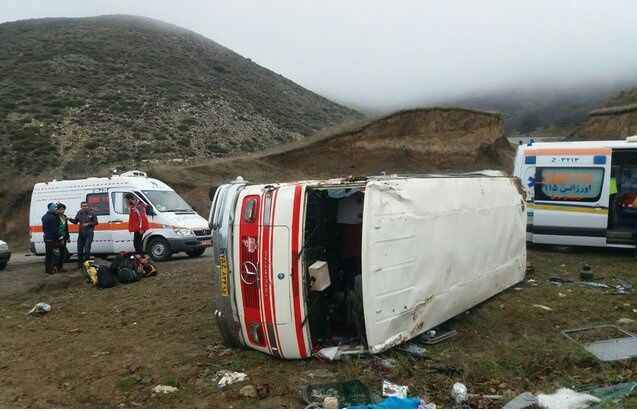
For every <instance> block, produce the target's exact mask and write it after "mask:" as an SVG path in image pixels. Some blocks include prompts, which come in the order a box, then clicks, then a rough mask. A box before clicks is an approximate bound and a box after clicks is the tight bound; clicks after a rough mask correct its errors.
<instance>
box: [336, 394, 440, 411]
mask: <svg viewBox="0 0 637 411" xmlns="http://www.w3.org/2000/svg"><path fill="white" fill-rule="evenodd" d="M348 408H349V409H394V410H406V409H417V408H425V409H435V408H436V406H435V404H424V403H423V401H422V400H421V399H420V398H419V397H409V398H399V397H389V398H385V399H384V400H382V401H380V402H377V403H374V404H356V405H353V406H350V407H348Z"/></svg>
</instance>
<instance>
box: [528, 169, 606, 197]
mask: <svg viewBox="0 0 637 411" xmlns="http://www.w3.org/2000/svg"><path fill="white" fill-rule="evenodd" d="M603 183H604V169H603V168H602V167H571V168H568V167H538V168H537V169H536V171H535V185H534V187H535V200H536V201H578V202H587V203H594V202H597V201H598V200H599V198H600V197H601V195H602V185H603Z"/></svg>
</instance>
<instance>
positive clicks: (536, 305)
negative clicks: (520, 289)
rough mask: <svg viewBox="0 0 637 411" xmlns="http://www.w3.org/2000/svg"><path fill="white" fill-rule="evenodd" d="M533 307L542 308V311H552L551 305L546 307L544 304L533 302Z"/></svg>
mask: <svg viewBox="0 0 637 411" xmlns="http://www.w3.org/2000/svg"><path fill="white" fill-rule="evenodd" d="M533 307H535V308H540V309H542V310H544V311H553V309H552V308H551V307H547V306H546V305H541V304H533Z"/></svg>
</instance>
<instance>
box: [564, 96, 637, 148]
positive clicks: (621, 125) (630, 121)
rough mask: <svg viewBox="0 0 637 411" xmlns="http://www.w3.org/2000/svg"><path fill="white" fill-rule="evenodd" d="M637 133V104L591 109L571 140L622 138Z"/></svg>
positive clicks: (570, 137)
mask: <svg viewBox="0 0 637 411" xmlns="http://www.w3.org/2000/svg"><path fill="white" fill-rule="evenodd" d="M634 135H637V104H630V105H625V106H618V107H607V108H601V109H598V110H594V111H591V113H590V114H589V115H588V118H587V119H586V120H585V121H584V122H583V123H582V125H581V126H580V127H579V128H578V129H577V130H575V132H573V134H572V135H571V136H569V140H620V139H624V138H626V137H628V136H634Z"/></svg>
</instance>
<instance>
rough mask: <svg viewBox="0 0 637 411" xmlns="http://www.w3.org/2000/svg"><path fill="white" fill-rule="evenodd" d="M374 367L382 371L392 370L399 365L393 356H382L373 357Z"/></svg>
mask: <svg viewBox="0 0 637 411" xmlns="http://www.w3.org/2000/svg"><path fill="white" fill-rule="evenodd" d="M371 365H372V367H374V368H377V369H380V370H381V371H390V370H393V369H394V368H396V367H397V366H398V364H397V363H396V360H394V359H393V358H381V357H376V356H374V357H372V364H371Z"/></svg>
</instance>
